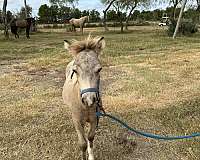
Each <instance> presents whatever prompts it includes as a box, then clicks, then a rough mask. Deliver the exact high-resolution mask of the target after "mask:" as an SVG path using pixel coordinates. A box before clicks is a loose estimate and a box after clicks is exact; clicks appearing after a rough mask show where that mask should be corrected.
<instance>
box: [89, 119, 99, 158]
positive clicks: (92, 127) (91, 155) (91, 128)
mask: <svg viewBox="0 0 200 160" xmlns="http://www.w3.org/2000/svg"><path fill="white" fill-rule="evenodd" d="M96 124H97V118H96V116H95V117H93V118H92V121H91V122H90V123H89V132H88V146H87V150H88V155H89V157H88V160H94V153H93V140H94V136H95V130H96Z"/></svg>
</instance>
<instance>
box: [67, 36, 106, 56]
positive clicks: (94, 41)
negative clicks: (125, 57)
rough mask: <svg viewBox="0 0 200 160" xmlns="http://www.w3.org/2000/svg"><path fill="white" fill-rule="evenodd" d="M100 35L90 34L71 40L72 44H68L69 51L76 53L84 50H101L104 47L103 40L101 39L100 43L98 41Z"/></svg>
mask: <svg viewBox="0 0 200 160" xmlns="http://www.w3.org/2000/svg"><path fill="white" fill-rule="evenodd" d="M100 39H101V37H98V36H97V37H91V36H90V35H89V36H88V37H87V38H86V39H84V40H82V41H76V40H73V42H72V44H71V45H70V46H69V52H70V53H72V54H74V55H77V54H78V53H79V52H81V51H84V50H94V51H96V52H97V53H98V52H101V50H102V49H103V48H104V47H105V42H104V41H102V42H100V44H99V43H98V42H99V40H100Z"/></svg>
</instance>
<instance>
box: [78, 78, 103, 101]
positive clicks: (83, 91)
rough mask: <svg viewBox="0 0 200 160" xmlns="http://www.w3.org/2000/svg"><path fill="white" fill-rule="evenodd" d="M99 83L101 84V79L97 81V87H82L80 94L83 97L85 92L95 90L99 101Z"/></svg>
mask: <svg viewBox="0 0 200 160" xmlns="http://www.w3.org/2000/svg"><path fill="white" fill-rule="evenodd" d="M99 84H100V79H99V80H98V81H97V88H86V89H81V90H80V95H81V97H82V95H83V94H85V93H88V92H95V93H96V96H97V101H99Z"/></svg>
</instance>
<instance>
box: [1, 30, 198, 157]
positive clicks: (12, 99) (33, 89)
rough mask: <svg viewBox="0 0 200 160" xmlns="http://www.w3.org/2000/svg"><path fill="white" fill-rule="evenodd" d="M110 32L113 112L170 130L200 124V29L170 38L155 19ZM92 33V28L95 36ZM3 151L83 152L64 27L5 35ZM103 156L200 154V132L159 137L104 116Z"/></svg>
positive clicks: (105, 73) (107, 77)
mask: <svg viewBox="0 0 200 160" xmlns="http://www.w3.org/2000/svg"><path fill="white" fill-rule="evenodd" d="M131 29H132V30H131V31H130V32H128V33H124V34H118V32H117V31H116V32H112V31H110V32H108V33H104V32H101V30H98V31H95V30H94V29H93V32H92V34H93V35H101V36H105V40H106V49H105V51H104V54H103V55H102V57H101V61H102V65H103V70H102V74H101V79H102V94H103V104H104V108H105V109H106V111H107V112H109V113H112V114H113V115H116V116H117V117H120V118H121V119H123V120H125V121H126V122H127V123H128V124H130V125H131V126H132V127H135V128H137V129H140V130H144V131H146V132H151V133H156V134H162V135H184V134H190V133H192V132H200V123H199V122H200V45H199V44H200V34H199V33H198V34H196V35H194V36H192V37H179V38H177V39H176V40H172V38H169V37H168V36H167V35H166V34H165V31H164V30H162V29H159V28H153V27H141V26H139V27H132V28H131ZM88 33H89V30H87V33H85V36H87V35H88ZM0 36H1V37H0V159H1V160H31V159H34V160H46V159H49V160H64V159H66V160H75V159H78V158H80V154H79V150H78V148H77V137H76V132H75V129H74V127H73V124H72V120H71V116H70V113H69V111H68V108H67V107H65V106H64V105H63V102H62V98H61V91H62V86H63V83H64V79H65V75H64V70H65V67H66V65H67V63H68V62H69V61H70V60H71V59H72V57H71V56H70V55H69V54H68V53H67V52H66V51H65V50H64V49H63V40H64V39H68V40H70V39H73V38H75V39H81V38H82V36H80V35H79V34H78V33H77V34H72V33H64V32H56V33H54V32H51V33H50V32H45V33H42V32H41V33H36V34H33V35H31V39H30V40H26V39H25V35H21V37H20V39H17V40H16V39H14V38H11V40H4V39H3V35H0ZM95 157H96V159H97V160H198V159H199V157H200V138H194V139H190V140H179V141H158V140H152V139H146V138H144V137H140V136H137V135H135V136H134V135H130V134H128V132H127V130H126V129H124V128H122V127H120V126H118V125H117V124H115V123H112V122H111V121H109V120H108V119H106V118H105V119H101V120H100V126H99V128H98V130H97V134H96V137H95Z"/></svg>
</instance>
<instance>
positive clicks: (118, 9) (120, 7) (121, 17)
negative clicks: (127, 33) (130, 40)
mask: <svg viewBox="0 0 200 160" xmlns="http://www.w3.org/2000/svg"><path fill="white" fill-rule="evenodd" d="M113 6H114V8H115V9H116V12H117V15H118V19H119V23H120V26H121V33H122V32H123V31H124V23H123V21H124V20H125V19H126V14H123V12H122V11H123V9H124V7H125V5H124V3H123V1H116V2H115V3H113Z"/></svg>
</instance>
